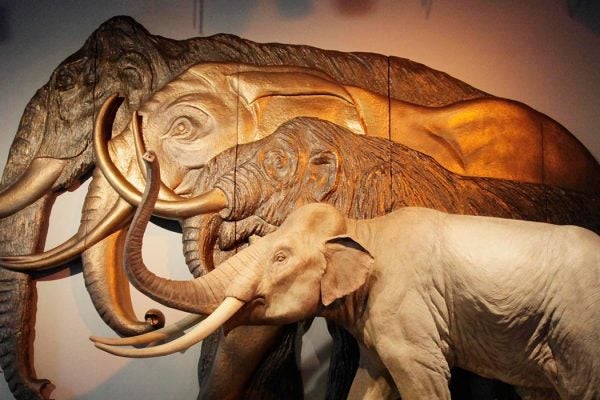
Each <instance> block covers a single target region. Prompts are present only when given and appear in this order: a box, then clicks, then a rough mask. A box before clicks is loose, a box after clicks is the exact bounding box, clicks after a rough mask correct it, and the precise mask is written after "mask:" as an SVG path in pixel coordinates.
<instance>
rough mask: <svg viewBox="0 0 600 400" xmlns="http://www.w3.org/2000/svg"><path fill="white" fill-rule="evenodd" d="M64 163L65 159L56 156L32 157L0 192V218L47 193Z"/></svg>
mask: <svg viewBox="0 0 600 400" xmlns="http://www.w3.org/2000/svg"><path fill="white" fill-rule="evenodd" d="M66 164H67V161H66V160H60V159H56V158H36V159H34V160H33V161H32V162H31V164H30V165H29V167H28V168H27V169H26V170H25V172H24V173H23V175H21V177H20V178H19V179H18V180H17V181H16V182H15V183H13V184H12V185H11V186H10V187H8V188H6V189H5V190H4V191H2V193H0V218H5V217H8V216H9V215H12V214H14V213H16V212H17V211H20V210H22V209H24V208H25V207H27V206H28V205H30V204H33V203H35V202H36V201H37V200H39V199H40V198H41V197H42V196H43V195H45V194H46V193H48V192H49V191H50V190H51V189H52V186H53V185H54V183H55V182H56V180H57V179H58V177H59V176H60V174H61V173H62V171H63V169H64V168H65V165H66Z"/></svg>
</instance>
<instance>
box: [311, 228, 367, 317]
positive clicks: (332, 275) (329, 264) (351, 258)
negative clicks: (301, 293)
mask: <svg viewBox="0 0 600 400" xmlns="http://www.w3.org/2000/svg"><path fill="white" fill-rule="evenodd" d="M323 254H324V255H325V272H324V273H323V277H322V278H321V301H322V302H323V305H325V306H328V305H330V304H331V303H333V302H334V301H335V300H336V299H339V298H341V297H343V296H346V295H348V294H350V293H352V292H354V291H355V290H357V289H359V288H360V287H361V286H362V285H364V284H365V283H366V282H367V279H368V277H369V275H370V274H371V271H372V270H373V263H374V261H375V260H374V258H373V256H372V255H371V253H369V251H368V250H366V249H365V248H364V247H363V246H361V245H360V244H359V243H358V242H356V241H355V240H354V239H352V238H351V237H350V236H345V235H344V236H335V237H333V238H330V239H328V240H327V241H326V242H325V244H324V248H323Z"/></svg>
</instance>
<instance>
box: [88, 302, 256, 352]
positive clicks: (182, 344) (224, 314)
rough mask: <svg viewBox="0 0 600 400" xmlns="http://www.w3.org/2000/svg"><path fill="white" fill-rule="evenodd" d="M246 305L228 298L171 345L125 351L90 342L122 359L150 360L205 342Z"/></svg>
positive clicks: (170, 343) (102, 341) (96, 341)
mask: <svg viewBox="0 0 600 400" xmlns="http://www.w3.org/2000/svg"><path fill="white" fill-rule="evenodd" d="M244 304H246V303H244V302H243V301H241V300H238V299H236V298H234V297H226V298H225V300H224V301H223V303H221V305H220V306H219V307H217V309H216V310H215V311H214V312H213V313H212V314H210V315H209V316H208V317H206V319H205V320H204V321H202V322H200V324H198V325H197V326H196V327H195V328H194V329H192V330H191V331H190V332H189V333H187V334H186V335H184V336H182V337H180V338H177V339H175V340H173V341H171V342H169V343H165V344H161V345H158V346H153V347H146V348H144V349H123V348H120V347H118V346H110V345H107V344H104V342H105V341H106V340H108V339H104V338H96V337H91V338H90V340H92V341H93V342H94V345H95V346H96V347H97V348H99V349H101V350H104V351H106V352H108V353H111V354H114V355H116V356H120V357H132V358H148V357H159V356H165V355H168V354H173V353H176V352H179V351H184V350H186V349H188V348H190V347H191V346H193V345H195V344H196V343H198V342H200V341H202V340H204V339H205V338H206V337H207V336H209V335H210V334H212V333H213V332H214V331H216V330H217V329H219V328H220V327H221V326H222V325H223V324H224V323H225V322H226V321H227V320H229V319H230V318H231V317H232V316H233V315H234V314H235V313H236V312H238V310H239V309H240V308H242V307H243V306H244ZM98 339H101V340H98Z"/></svg>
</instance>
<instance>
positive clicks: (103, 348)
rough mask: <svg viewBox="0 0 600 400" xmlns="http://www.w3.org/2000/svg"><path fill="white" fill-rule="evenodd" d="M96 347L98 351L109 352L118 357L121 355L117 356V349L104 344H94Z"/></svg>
mask: <svg viewBox="0 0 600 400" xmlns="http://www.w3.org/2000/svg"><path fill="white" fill-rule="evenodd" d="M94 346H96V348H98V349H100V350H102V351H105V352H107V353H110V354H114V355H116V356H119V355H120V354H117V353H116V352H115V349H113V347H112V346H110V345H107V344H103V343H99V342H94Z"/></svg>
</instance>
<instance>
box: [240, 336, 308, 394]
mask: <svg viewBox="0 0 600 400" xmlns="http://www.w3.org/2000/svg"><path fill="white" fill-rule="evenodd" d="M303 332H304V330H302V329H300V328H299V324H291V325H287V326H284V327H283V328H282V332H281V336H280V340H279V341H278V343H277V345H276V347H275V348H273V349H272V350H271V351H270V352H269V353H267V356H266V358H265V359H264V360H263V361H262V363H261V364H260V365H259V367H258V369H257V370H256V371H255V373H254V375H253V376H252V379H251V381H250V385H249V387H248V389H247V390H246V393H245V394H244V397H243V398H244V400H279V399H284V398H285V399H287V400H302V399H303V398H304V387H303V384H302V375H301V374H300V371H299V370H298V365H299V363H300V360H299V358H300V345H301V341H302V333H303Z"/></svg>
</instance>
